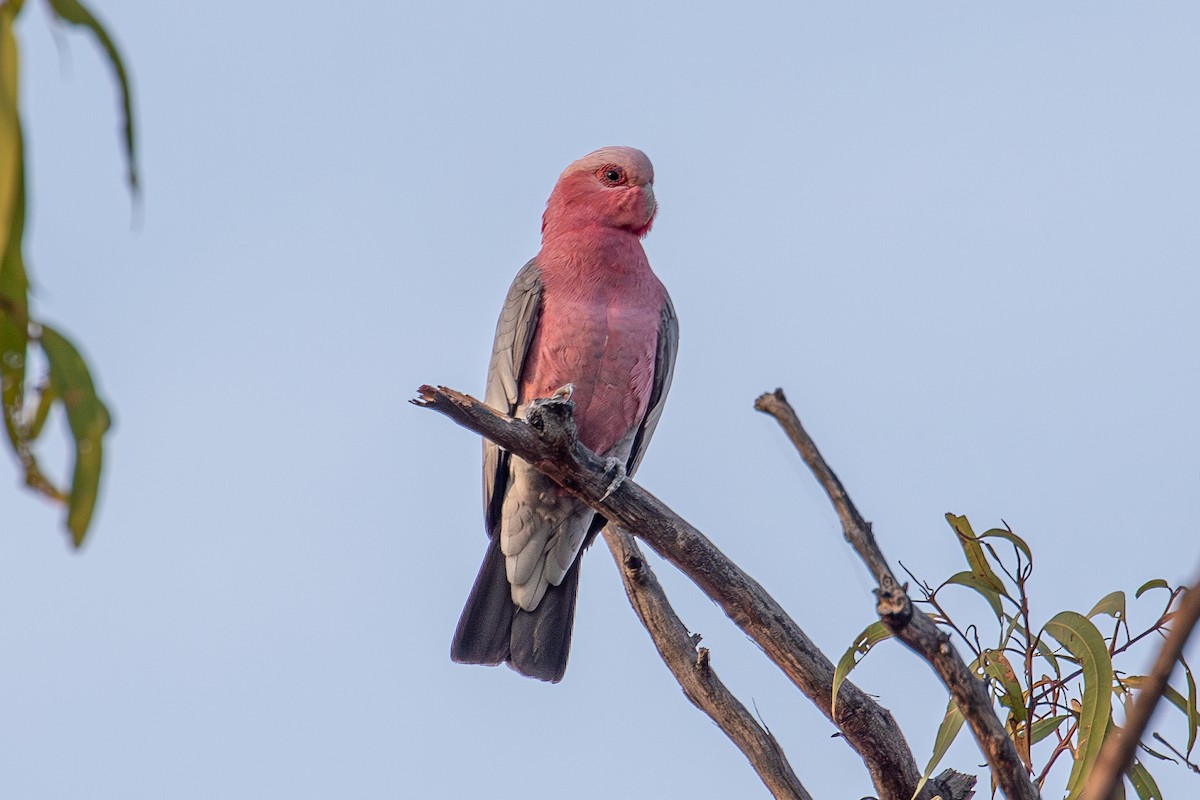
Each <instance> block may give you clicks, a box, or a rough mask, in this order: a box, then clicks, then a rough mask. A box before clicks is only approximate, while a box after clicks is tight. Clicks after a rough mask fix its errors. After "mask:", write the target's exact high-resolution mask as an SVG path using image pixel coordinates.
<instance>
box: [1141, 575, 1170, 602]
mask: <svg viewBox="0 0 1200 800" xmlns="http://www.w3.org/2000/svg"><path fill="white" fill-rule="evenodd" d="M1151 589H1166V590H1167V591H1168V592H1169V591H1171V584H1169V583H1167V582H1166V581H1164V580H1163V579H1162V578H1155V579H1154V580H1152V581H1146V582H1145V583H1143V584H1142V585H1141V586H1139V587H1138V590H1137V592H1136V593H1135V594H1134V595H1133V596H1134V597H1135V598H1136V597H1141V596H1142V595H1144V594H1145V593H1146V592H1148V591H1150V590H1151Z"/></svg>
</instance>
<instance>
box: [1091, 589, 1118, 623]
mask: <svg viewBox="0 0 1200 800" xmlns="http://www.w3.org/2000/svg"><path fill="white" fill-rule="evenodd" d="M1097 614H1107V615H1108V616H1110V617H1112V618H1114V619H1119V620H1123V619H1125V593H1124V592H1121V591H1116V592H1109V593H1108V594H1106V595H1104V597H1101V598H1100V600H1099V601H1098V602H1097V603H1096V605H1094V606H1092V610H1091V611H1089V612H1088V613H1087V618H1088V619H1091V618H1092V617H1094V616H1096V615H1097Z"/></svg>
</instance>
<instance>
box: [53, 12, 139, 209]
mask: <svg viewBox="0 0 1200 800" xmlns="http://www.w3.org/2000/svg"><path fill="white" fill-rule="evenodd" d="M49 2H50V8H51V9H52V10H53V11H54V14H55V16H57V17H58V18H59V19H61V20H62V21H64V22H69V23H71V24H72V25H78V26H81V27H84V28H87V29H88V30H90V31H91V32H92V34H93V35H94V36H95V37H96V41H97V42H99V44H100V47H102V48H103V49H104V53H105V55H107V56H108V63H109V64H110V65H111V66H112V69H113V72H114V73H115V74H116V76H117V88H118V89H119V90H120V94H121V113H122V114H123V118H122V120H121V123H122V130H123V133H124V143H125V160H126V166H127V170H126V178H127V180H128V181H129V188H130V191H132V192H133V193H134V194H135V195H136V194H137V192H138V168H137V149H136V147H135V146H134V143H135V138H134V128H133V99H132V93H131V92H130V89H129V75H128V73H127V72H126V71H125V62H124V61H122V60H121V53H120V51H118V50H117V45H116V43H115V42H114V41H113V40H112V37H111V36H109V35H108V31H107V30H105V28H104V26H103V25H102V24H100V20H98V19H96V16H95V15H94V14H92V12H91V11H89V10H88V8H87V7H86V6H85V5H83V3H81V2H79V0H49Z"/></svg>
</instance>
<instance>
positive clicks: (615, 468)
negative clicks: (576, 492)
mask: <svg viewBox="0 0 1200 800" xmlns="http://www.w3.org/2000/svg"><path fill="white" fill-rule="evenodd" d="M604 474H605V475H612V476H613V478H612V480H611V481H609V482H608V488H607V489H605V490H604V494H603V495H602V496H601V497H600V499H601V500H602V501H603V500H607V499H608V496H609V495H611V494H612V493H613V492H615V491H616V490H617V489H619V488H621V484H622V483H624V482H625V462H624V461H622V460H621V459H619V458H614V457H613V456H609V457H608V458H606V459H604Z"/></svg>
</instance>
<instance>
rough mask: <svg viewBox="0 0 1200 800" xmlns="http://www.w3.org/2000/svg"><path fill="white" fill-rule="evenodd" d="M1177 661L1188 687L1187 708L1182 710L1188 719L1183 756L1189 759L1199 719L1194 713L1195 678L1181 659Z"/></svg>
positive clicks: (1198, 715)
mask: <svg viewBox="0 0 1200 800" xmlns="http://www.w3.org/2000/svg"><path fill="white" fill-rule="evenodd" d="M1179 661H1180V663H1182V664H1183V676H1184V678H1186V679H1187V687H1188V693H1187V708H1186V709H1185V710H1184V713H1185V714H1186V715H1187V718H1188V740H1187V749H1186V750H1185V751H1184V753H1183V755H1184V757H1185V758H1191V757H1192V748H1193V747H1195V746H1196V727H1197V720H1198V718H1200V714H1197V711H1196V678H1195V677H1194V676H1193V675H1192V668H1191V667H1189V666H1188V665H1187V662H1186V661H1184V660H1183V658H1182V657H1181V658H1180V659H1179Z"/></svg>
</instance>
